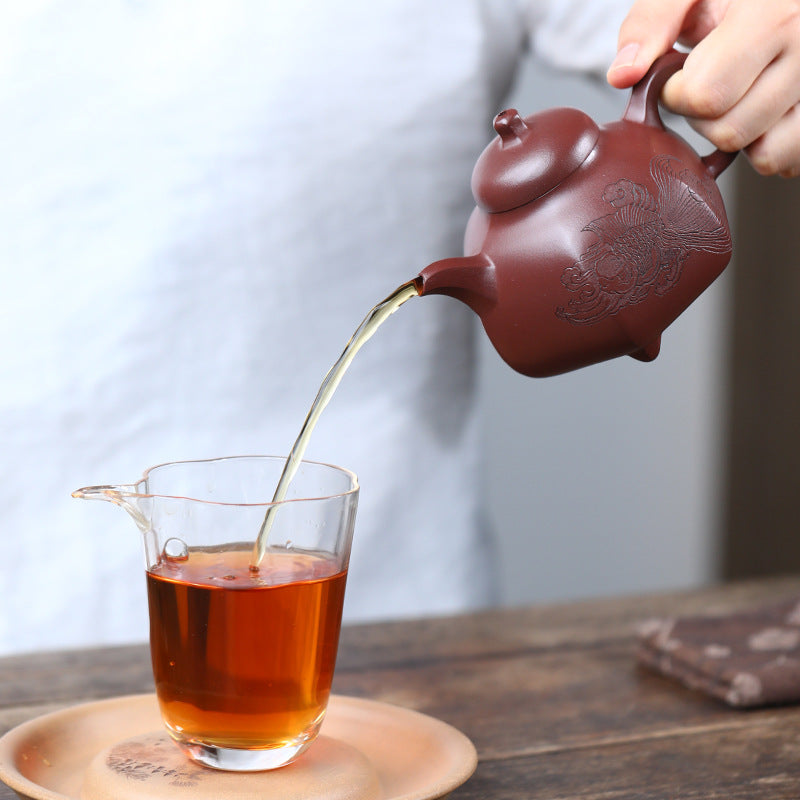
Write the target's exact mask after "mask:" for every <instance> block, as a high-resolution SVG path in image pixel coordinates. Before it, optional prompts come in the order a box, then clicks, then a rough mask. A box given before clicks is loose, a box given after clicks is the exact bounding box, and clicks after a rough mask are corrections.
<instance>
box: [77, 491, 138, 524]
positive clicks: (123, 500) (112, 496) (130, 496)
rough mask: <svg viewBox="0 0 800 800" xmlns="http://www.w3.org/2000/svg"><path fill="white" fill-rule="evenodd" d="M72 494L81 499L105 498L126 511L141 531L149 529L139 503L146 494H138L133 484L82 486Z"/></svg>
mask: <svg viewBox="0 0 800 800" xmlns="http://www.w3.org/2000/svg"><path fill="white" fill-rule="evenodd" d="M72 496H73V497H77V498H79V499H81V500H105V501H107V502H109V503H113V504H114V505H116V506H119V507H120V508H122V509H124V510H125V511H127V512H128V514H130V516H131V518H132V519H133V521H134V522H135V523H136V526H137V527H138V528H139V529H140V530H141V531H143V532H145V533H147V532H148V531H149V530H150V519H149V518H148V516H147V515H146V514H145V513H143V510H142V508H141V507H140V504H139V501H140V500H141V499H142V497H146V495H141V494H139V493H138V492H137V491H136V485H135V484H124V483H123V484H117V485H111V484H108V485H104V486H84V487H83V488H82V489H76V490H75V491H74V492H73V493H72Z"/></svg>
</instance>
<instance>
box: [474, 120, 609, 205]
mask: <svg viewBox="0 0 800 800" xmlns="http://www.w3.org/2000/svg"><path fill="white" fill-rule="evenodd" d="M494 129H495V131H496V132H497V134H498V136H496V137H495V138H494V139H493V140H492V141H491V142H490V143H489V144H488V145H487V147H486V149H485V150H484V151H483V153H481V156H480V158H479V159H478V161H477V163H476V164H475V169H474V170H473V172H472V193H473V195H474V196H475V201H476V202H477V204H478V205H479V206H480V207H481V208H483V209H484V210H485V211H489V212H501V211H511V210H512V209H514V208H519V207H520V206H522V205H525V204H526V203H529V202H531V201H532V200H536V199H537V198H539V197H542V196H543V195H545V194H547V193H548V192H549V191H551V190H552V189H554V188H555V187H556V186H558V185H559V184H560V183H561V182H562V181H564V180H566V179H567V178H568V177H569V176H570V175H572V173H573V172H575V171H576V170H577V169H578V168H579V167H580V166H581V164H583V163H584V161H586V159H587V158H588V157H589V154H590V153H591V152H592V150H593V149H594V146H595V144H596V143H597V140H598V138H599V136H600V129H599V128H598V127H597V125H596V124H595V123H594V122H593V121H592V120H591V119H590V118H589V117H588V116H587V115H586V114H584V113H583V112H582V111H578V110H577V109H574V108H551V109H549V110H548V111H540V112H539V113H538V114H531V115H530V116H528V117H525V119H523V118H522V117H520V115H519V113H518V112H517V111H516V109H513V108H509V109H508V110H506V111H502V112H501V113H500V114H498V115H497V116H496V117H495V119H494Z"/></svg>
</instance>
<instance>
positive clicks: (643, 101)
mask: <svg viewBox="0 0 800 800" xmlns="http://www.w3.org/2000/svg"><path fill="white" fill-rule="evenodd" d="M686 56H687V53H681V52H679V51H678V50H670V51H669V52H668V53H665V54H664V55H663V56H660V57H659V58H657V59H656V60H655V61H654V62H653V66H651V67H650V69H649V70H648V72H647V74H646V75H645V76H644V77H643V78H642V79H641V80H640V81H639V82H638V83H637V84H636V85H635V86H634V87H633V89H632V90H631V96H630V99H629V100H628V105H627V107H626V109H625V113H624V114H623V115H622V118H623V119H624V120H628V121H629V122H640V123H643V124H645V125H652V126H653V127H656V128H661V129H662V130H663V129H664V123H663V121H662V120H661V115H660V114H659V113H658V99H659V97H660V96H661V90H662V89H663V88H664V84H665V83H666V82H667V80H668V79H669V78H670V77H671V76H672V75H674V74H675V73H676V72H677V71H678V70H679V69H680V68H681V67H682V66H683V62H684V61H686ZM738 153H739V151H738V150H736V151H734V152H733V153H727V152H725V151H724V150H715V151H714V152H713V153H709V155H707V156H703V157H702V158H701V159H700V160H701V161H702V162H703V164H704V166H705V168H706V171H707V172H708V174H709V175H711V177H712V178H716V177H718V176H719V174H720V173H721V172H722V171H723V170H724V169H725V168H726V167H728V166H730V164H731V163H732V162H733V160H734V159H735V158H736V156H737V155H738Z"/></svg>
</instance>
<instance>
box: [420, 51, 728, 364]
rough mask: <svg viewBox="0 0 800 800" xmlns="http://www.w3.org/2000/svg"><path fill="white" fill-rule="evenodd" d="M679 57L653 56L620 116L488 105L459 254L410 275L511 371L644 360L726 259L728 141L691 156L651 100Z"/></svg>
mask: <svg viewBox="0 0 800 800" xmlns="http://www.w3.org/2000/svg"><path fill="white" fill-rule="evenodd" d="M685 58H686V56H685V54H683V53H678V52H676V51H672V52H670V53H667V54H666V55H664V56H662V57H661V58H659V59H658V60H657V61H656V62H655V64H654V65H653V66H652V68H651V69H650V71H649V72H648V73H647V75H645V76H644V78H643V79H642V80H641V81H640V82H639V83H637V84H636V86H634V87H633V89H632V91H631V97H630V100H629V102H628V106H627V108H626V110H625V113H624V114H623V116H622V119H621V120H619V121H617V122H612V123H610V124H607V125H602V126H598V125H596V124H595V123H594V122H593V121H592V120H591V119H590V118H589V117H588V116H587V115H586V114H584V113H583V112H581V111H577V110H575V109H571V108H555V109H550V110H548V111H543V112H541V113H538V114H534V115H532V116H529V117H526V118H524V119H523V118H521V117H520V116H519V114H518V113H517V112H516V111H515V110H513V109H511V110H508V111H504V112H502V113H501V114H499V115H498V116H497V117H496V118H495V120H494V128H495V130H496V131H497V133H498V136H497V137H495V139H494V140H493V141H492V142H491V143H490V144H489V145H488V147H487V148H486V149H485V150H484V151H483V153H482V154H481V156H480V158H479V159H478V162H477V164H476V165H475V170H474V172H473V175H472V191H473V194H474V196H475V200H476V203H477V208H475V210H474V211H473V213H472V216H471V217H470V219H469V223H468V225H467V230H466V234H465V240H464V246H465V253H466V255H465V256H464V257H461V258H448V259H444V260H443V261H437V262H435V263H433V264H431V265H429V266H428V267H426V268H425V269H424V270H423V271H422V273H421V274H420V275H419V277H418V278H417V286H418V290H419V293H420V294H421V295H426V294H445V295H450V296H452V297H456V298H458V299H459V300H461V301H463V302H464V303H466V304H467V305H468V306H470V308H472V309H473V310H474V311H475V312H476V313H477V314H478V315H479V316H480V318H481V320H482V322H483V326H484V328H485V329H486V333H487V334H488V336H489V338H490V339H491V340H492V343H493V344H494V346H495V347H496V349H497V351H498V352H499V353H500V355H501V356H502V357H503V359H505V361H506V362H507V363H508V364H509V365H510V366H511V367H513V368H514V369H515V370H517V371H518V372H521V373H523V374H525V375H531V376H534V377H544V376H548V375H556V374H558V373H561V372H567V371H568V370H573V369H577V368H579V367H584V366H587V365H588V364H594V363H596V362H598V361H603V360H605V359H609V358H614V357H616V356H621V355H631V356H633V357H634V358H638V359H640V360H642V361H650V360H652V359H653V358H655V357H656V356H657V355H658V351H659V347H660V343H661V333H662V331H663V330H664V329H665V328H666V327H667V326H668V325H669V324H670V323H671V322H672V321H673V320H674V319H675V318H676V317H677V316H678V315H679V314H680V313H681V312H682V311H684V309H686V307H687V306H689V304H690V303H691V302H692V301H693V300H694V299H695V298H697V297H698V296H699V295H700V294H701V293H702V292H703V290H704V289H706V287H708V285H709V284H710V283H711V282H712V281H713V280H714V279H715V278H716V277H717V276H718V275H719V274H720V272H722V270H723V269H724V268H725V266H726V264H727V263H728V261H729V259H730V255H731V237H730V230H729V227H728V221H727V217H726V215H725V209H724V207H723V203H722V197H721V196H720V193H719V190H718V188H717V185H716V183H715V180H714V179H715V178H716V177H717V176H718V175H719V174H720V173H721V172H722V171H723V170H724V169H725V168H726V167H727V166H728V165H729V164H730V163H731V162H732V161H733V159H734V158H735V156H736V153H725V152H722V151H720V150H717V151H715V152H714V153H711V154H710V155H708V156H705V157H704V158H701V157H699V156H698V155H697V154H696V153H695V151H694V150H693V149H692V148H691V147H690V146H689V145H688V144H687V143H686V142H685V141H684V140H683V139H682V138H681V137H679V136H678V135H676V134H675V133H673V132H671V131H669V130H667V129H666V128H665V127H664V124H663V123H662V121H661V118H660V116H659V112H658V98H659V95H660V93H661V89H662V88H663V86H664V84H665V83H666V81H667V79H668V78H669V77H670V75H672V74H673V73H674V72H676V71H677V70H678V69H680V67H681V66H682V64H683V62H684V60H685Z"/></svg>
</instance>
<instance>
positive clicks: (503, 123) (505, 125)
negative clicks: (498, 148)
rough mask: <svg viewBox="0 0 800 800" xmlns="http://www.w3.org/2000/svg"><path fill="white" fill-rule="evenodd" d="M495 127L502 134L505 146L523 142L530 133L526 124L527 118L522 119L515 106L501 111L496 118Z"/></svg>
mask: <svg viewBox="0 0 800 800" xmlns="http://www.w3.org/2000/svg"><path fill="white" fill-rule="evenodd" d="M494 129H495V131H497V133H498V134H500V140H501V141H502V146H503V147H505V146H506V145H510V144H515V143H516V142H521V141H522V140H523V139H524V138H525V135H526V134H527V133H528V126H527V125H526V124H525V120H524V119H522V117H521V116H520V115H519V112H518V111H517V110H516V109H515V108H509V109H507V110H506V111H501V112H500V113H499V114H498V115H497V116H496V117H495V118H494Z"/></svg>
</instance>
